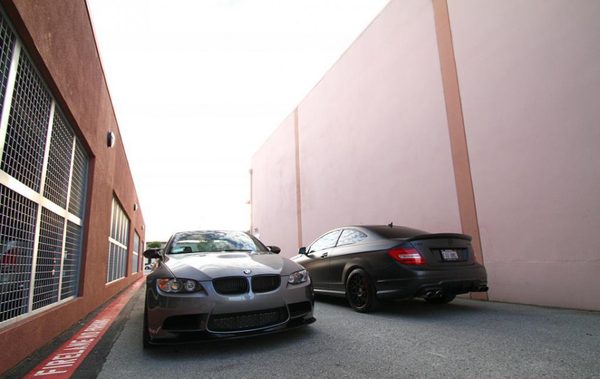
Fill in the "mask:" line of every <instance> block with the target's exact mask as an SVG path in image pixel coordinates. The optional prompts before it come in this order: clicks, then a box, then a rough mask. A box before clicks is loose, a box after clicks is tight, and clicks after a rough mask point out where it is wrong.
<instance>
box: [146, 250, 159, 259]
mask: <svg viewBox="0 0 600 379" xmlns="http://www.w3.org/2000/svg"><path fill="white" fill-rule="evenodd" d="M144 257H146V258H148V259H161V258H162V256H161V255H160V249H148V250H146V251H144Z"/></svg>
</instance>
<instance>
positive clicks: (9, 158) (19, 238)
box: [0, 12, 125, 325]
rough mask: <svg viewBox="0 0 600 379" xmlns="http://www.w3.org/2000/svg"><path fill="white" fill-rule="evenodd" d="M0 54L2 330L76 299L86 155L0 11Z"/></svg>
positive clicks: (80, 252)
mask: <svg viewBox="0 0 600 379" xmlns="http://www.w3.org/2000/svg"><path fill="white" fill-rule="evenodd" d="M0 48H1V50H0V158H1V160H0V325H4V322H10V321H9V320H11V319H15V318H21V317H20V316H23V315H27V314H28V313H29V312H32V311H34V310H37V309H42V308H46V307H49V306H51V305H53V304H56V303H58V302H60V301H61V300H64V299H67V298H70V297H73V296H76V295H77V291H78V287H79V279H80V267H79V266H80V262H81V256H82V235H83V230H82V225H83V224H84V219H83V213H84V208H85V207H84V204H85V197H86V191H87V188H86V182H87V175H88V166H89V155H88V154H87V152H86V150H85V148H84V147H83V144H82V143H81V141H79V140H78V138H77V137H76V136H75V133H74V132H73V129H72V128H71V126H70V125H69V124H68V122H67V120H66V118H65V117H64V114H63V113H62V112H61V110H60V109H59V107H58V105H57V104H56V102H55V101H54V100H53V99H52V96H51V94H50V92H49V90H48V88H47V87H46V86H45V83H44V82H43V80H42V78H41V76H40V75H39V73H38V71H37V70H36V69H35V67H34V66H33V64H32V61H31V60H30V58H29V57H28V55H27V53H26V52H25V50H24V49H23V46H22V44H21V42H20V41H19V40H18V38H16V36H15V34H14V33H13V32H12V29H11V27H10V26H9V23H8V20H7V19H6V18H5V15H4V13H2V12H0ZM50 131H51V132H50ZM50 133H51V134H50ZM49 134H50V135H49ZM67 209H68V211H67ZM65 228H66V230H65ZM36 238H37V241H36ZM123 259H124V258H123ZM121 260H122V259H121ZM122 266H123V267H124V266H125V265H124V264H122Z"/></svg>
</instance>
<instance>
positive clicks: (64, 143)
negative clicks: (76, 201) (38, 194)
mask: <svg viewBox="0 0 600 379" xmlns="http://www.w3.org/2000/svg"><path fill="white" fill-rule="evenodd" d="M72 154H73V131H71V128H69V127H68V126H67V123H66V121H65V120H64V118H63V117H62V115H61V114H60V112H54V122H53V125H52V137H51V140H50V152H49V154H48V166H47V168H46V183H45V185H44V197H46V198H47V199H49V200H52V201H53V202H55V203H56V204H58V205H60V206H61V207H62V208H67V195H68V190H69V171H70V170H71V155H72Z"/></svg>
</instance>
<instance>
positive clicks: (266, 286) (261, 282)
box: [252, 275, 281, 293]
mask: <svg viewBox="0 0 600 379" xmlns="http://www.w3.org/2000/svg"><path fill="white" fill-rule="evenodd" d="M280 284H281V277H280V276H279V275H259V276H255V277H253V278H252V291H253V292H255V293H261V292H269V291H274V290H276V289H277V288H279V285H280Z"/></svg>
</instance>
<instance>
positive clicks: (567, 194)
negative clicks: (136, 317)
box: [253, 0, 600, 310]
mask: <svg viewBox="0 0 600 379" xmlns="http://www.w3.org/2000/svg"><path fill="white" fill-rule="evenodd" d="M445 6H446V3H445V2H444V1H442V0H440V1H436V2H434V3H432V2H430V1H422V0H414V1H404V0H392V1H391V2H390V3H389V5H388V6H387V7H386V8H385V9H384V10H383V12H382V13H381V14H380V15H379V16H378V17H377V18H376V19H375V20H374V21H373V23H372V24H371V25H370V26H369V27H368V28H367V30H365V32H364V33H363V34H362V35H361V36H360V37H359V38H358V40H357V41H356V42H355V43H354V44H353V45H352V46H351V47H350V48H349V49H348V51H347V52H346V53H345V54H344V55H343V56H342V57H341V58H340V60H339V61H338V62H337V64H336V65H335V66H334V67H333V68H331V70H330V71H329V72H328V73H327V74H326V75H325V77H324V78H323V79H322V80H321V81H320V82H319V83H318V84H317V85H316V86H315V88H314V89H313V90H312V91H311V92H310V93H309V94H308V95H307V96H306V98H305V99H304V100H303V101H302V102H301V103H300V104H299V105H298V110H297V128H298V132H299V138H298V140H297V141H296V140H295V139H294V123H295V122H296V120H295V119H294V118H293V117H290V118H288V119H287V120H286V121H285V122H284V123H283V124H282V126H281V127H280V129H279V130H278V132H276V134H275V135H274V136H273V137H272V138H271V139H270V140H269V141H268V142H267V143H266V144H265V145H264V146H263V147H262V148H261V150H260V151H259V153H257V156H256V157H258V158H256V157H255V159H254V161H253V169H254V176H255V178H258V177H260V176H261V175H262V176H263V179H261V180H262V182H260V181H259V182H256V180H255V184H254V187H253V194H254V195H253V215H254V216H253V223H254V226H255V227H258V228H259V229H260V231H261V237H262V236H263V234H264V235H265V236H266V235H267V233H268V234H269V235H273V236H278V237H281V238H282V241H283V240H285V242H278V243H279V244H280V245H282V246H286V247H287V246H294V245H297V244H298V243H297V240H298V232H297V228H298V225H297V222H296V221H297V219H298V213H297V212H296V201H297V200H298V199H297V198H296V196H295V193H296V192H295V186H296V185H297V184H298V185H299V187H300V204H301V206H300V211H301V212H300V216H301V220H302V222H301V225H300V228H299V229H300V230H301V232H302V244H304V245H306V244H308V243H310V242H311V241H312V240H313V239H314V238H315V237H317V236H318V235H320V234H321V233H323V232H324V231H326V230H328V229H330V228H333V227H336V226H340V225H344V224H367V223H380V224H383V223H385V224H387V223H389V222H390V221H394V223H395V224H404V225H409V226H413V227H416V228H422V229H426V230H430V231H456V232H460V231H461V218H460V213H459V212H462V213H463V215H464V213H465V209H467V206H465V205H464V203H459V202H458V199H457V191H456V185H457V184H460V185H461V186H464V185H465V183H467V181H466V180H465V179H464V178H465V177H468V175H466V176H465V175H462V174H464V172H463V170H464V171H467V173H470V176H471V177H472V188H473V192H474V199H473V197H470V198H469V199H467V201H469V202H470V203H469V204H467V205H468V206H471V208H470V209H473V210H476V212H475V211H473V213H476V214H475V215H474V217H473V220H474V221H473V222H474V223H475V224H476V226H477V227H478V228H477V229H478V230H479V234H480V237H481V242H482V255H483V261H484V263H485V265H486V268H487V270H488V281H489V286H490V292H489V299H490V300H496V301H508V302H515V303H528V304H538V305H548V306H558V307H567V308H579V309H590V310H600V276H598V272H600V258H599V257H600V254H599V250H598V246H600V233H599V232H598V230H600V201H598V194H600V165H599V162H600V148H598V146H600V128H599V127H598V120H600V107H599V106H598V99H600V65H599V64H598V62H600V44H599V43H598V42H599V37H600V23H599V22H598V20H600V2H598V1H593V0H577V1H571V0H531V1H516V0H511V1H506V0H490V1H485V2H481V1H479V0H460V1H459V0H448V12H449V13H448V14H449V23H450V28H451V38H450V37H448V38H447V39H445V40H444V39H440V41H441V42H438V41H437V40H436V21H435V19H434V13H435V14H436V15H439V14H440V12H439V11H440V9H442V10H445ZM434 7H435V8H434ZM438 20H439V18H438ZM446 20H447V19H446ZM438 22H439V21H438ZM446 25H447V24H446ZM438 26H439V25H438ZM437 30H438V31H440V30H442V28H438V29H437ZM446 33H448V34H449V32H446ZM446 41H452V44H453V47H454V50H453V52H452V46H448V44H449V42H446ZM442 51H443V52H448V51H450V55H451V58H454V61H455V62H456V72H454V71H453V70H451V72H450V70H449V69H448V67H446V66H444V62H445V61H444V60H442V66H441V65H440V54H441V53H440V52H442ZM452 54H453V56H452ZM442 56H444V55H443V54H442ZM441 70H443V71H444V73H445V75H447V74H450V75H455V78H457V79H458V87H459V88H458V90H456V91H454V92H453V91H451V90H449V88H448V86H447V85H446V86H444V84H443V83H442V81H441V74H440V73H441ZM444 96H446V100H448V97H450V100H452V104H458V108H459V113H461V112H460V111H461V110H462V113H461V114H462V116H463V117H464V125H463V121H462V120H463V119H462V117H461V118H459V120H460V121H459V122H458V126H457V127H458V128H459V129H460V131H461V132H462V129H463V127H464V132H465V137H466V148H467V149H468V150H467V153H466V155H465V156H463V157H459V158H458V159H457V158H456V157H455V163H457V162H458V165H457V166H456V167H458V168H457V173H460V174H461V175H455V174H456V173H455V172H454V169H453V165H452V159H453V156H452V155H451V146H452V147H454V148H455V150H456V144H457V142H456V141H454V140H453V141H454V142H451V141H450V138H449V129H448V122H447V115H446V108H445V105H444V104H445V103H444V100H445V97H444ZM461 104H462V106H461ZM452 112H453V111H450V113H452ZM452 126H453V128H454V127H455V126H456V125H454V124H452ZM453 130H454V129H453ZM296 142H298V146H299V149H298V151H299V160H298V162H299V165H298V167H299V171H297V174H298V178H299V181H296V180H295V174H296V171H295V170H296V165H295V163H296V162H295V147H296V145H295V144H296ZM463 142H464V141H463ZM452 143H453V145H451V144H452ZM269 154H270V155H269ZM269 170H274V171H275V172H279V171H285V170H289V171H285V173H284V174H281V175H277V177H276V178H272V176H269V178H270V179H269V180H270V182H267V180H266V179H264V178H266V175H267V174H266V173H265V172H266V171H269ZM261 172H262V173H261ZM461 178H463V179H461ZM267 183H269V184H267ZM467 184H468V186H469V188H470V186H471V184H470V181H469V182H468V183H467ZM265 188H266V189H268V195H266V194H259V193H260V192H261V191H263V189H265ZM273 188H279V189H278V190H277V191H274V190H273ZM461 188H462V187H461ZM261 196H263V197H264V198H262V200H261ZM463 197H464V198H466V197H465V196H464V195H463V196H461V201H463V202H464V200H465V199H464V198H463ZM473 203H474V204H473ZM460 204H463V205H460ZM274 220H276V221H274ZM296 247H297V246H294V248H296Z"/></svg>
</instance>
